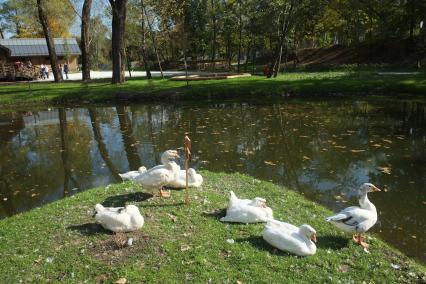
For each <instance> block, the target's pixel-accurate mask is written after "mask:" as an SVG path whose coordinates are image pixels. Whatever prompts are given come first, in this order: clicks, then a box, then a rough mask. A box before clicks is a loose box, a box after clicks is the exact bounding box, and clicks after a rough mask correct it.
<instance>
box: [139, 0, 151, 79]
mask: <svg viewBox="0 0 426 284" xmlns="http://www.w3.org/2000/svg"><path fill="white" fill-rule="evenodd" d="M141 8H142V13H141V30H142V32H141V35H142V47H141V51H142V60H143V65H144V66H145V72H146V77H147V78H148V79H152V75H151V68H150V66H149V61H148V58H147V55H146V38H145V15H144V14H145V6H144V3H143V0H141Z"/></svg>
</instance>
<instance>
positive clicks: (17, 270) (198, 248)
mask: <svg viewBox="0 0 426 284" xmlns="http://www.w3.org/2000/svg"><path fill="white" fill-rule="evenodd" d="M203 175H204V176H205V184H204V185H203V188H202V190H192V193H191V196H192V202H191V205H190V206H185V205H183V204H182V203H181V202H182V200H183V199H184V193H183V192H182V191H181V192H178V191H174V192H173V193H172V198H171V199H167V200H160V199H158V198H150V199H146V194H142V193H141V192H140V191H139V190H137V191H134V190H135V189H136V186H135V185H132V184H131V183H123V184H119V185H112V186H108V187H107V189H104V188H97V189H92V190H89V191H86V192H84V193H80V194H77V195H75V196H73V197H72V198H66V199H64V200H61V201H58V202H54V203H51V204H48V205H46V206H45V207H43V208H41V209H35V210H32V211H30V212H27V213H24V214H20V215H16V216H14V217H11V218H7V219H4V220H1V221H0V258H1V259H2V261H1V262H0V275H2V280H1V281H5V283H15V282H17V281H18V280H23V281H24V282H39V283H40V282H43V283H44V282H47V281H53V282H56V281H65V282H68V283H77V282H79V281H83V280H89V283H92V282H95V281H98V282H100V281H102V280H104V281H107V282H112V281H116V280H117V279H119V278H121V277H125V278H127V280H129V283H140V282H141V281H143V282H156V283H171V282H176V283H182V282H184V281H185V280H187V281H192V282H196V283H207V282H208V281H209V280H210V281H211V282H212V283H220V282H222V283H223V282H225V283H236V281H237V280H239V281H242V282H244V283H289V282H311V283H326V282H327V283H329V282H338V281H342V282H343V283H348V282H349V281H351V280H353V281H355V282H357V283H360V282H362V281H364V280H365V281H367V282H377V283H395V282H400V283H413V282H422V281H426V269H425V267H423V266H421V265H419V264H416V263H414V262H413V261H411V260H409V259H408V258H407V257H405V256H403V255H402V254H401V253H399V252H396V251H395V250H393V249H392V248H390V247H389V246H388V245H386V244H384V243H383V242H382V241H380V240H378V239H376V238H375V237H374V236H372V237H371V238H370V239H369V240H368V242H369V243H370V252H371V253H369V254H368V253H365V252H364V251H363V250H362V249H361V248H360V247H358V246H356V245H354V244H353V243H352V242H351V241H349V238H348V237H346V236H343V235H342V234H341V233H339V232H337V231H336V230H335V229H334V227H333V226H332V225H330V224H328V223H325V222H324V221H323V217H324V216H327V215H328V214H330V211H329V210H327V209H325V208H324V207H322V206H320V205H317V204H315V203H313V202H310V201H307V200H305V199H304V198H303V197H302V196H300V195H299V194H297V193H295V192H292V191H289V190H287V189H284V188H281V187H278V186H275V185H273V184H271V183H269V182H263V181H262V182H261V181H258V180H255V179H253V178H251V177H247V176H243V175H239V174H236V175H227V174H215V173H209V172H204V173H203ZM229 190H234V191H235V192H236V194H237V195H241V196H244V197H250V198H252V197H255V196H264V197H266V198H267V199H268V203H269V205H270V206H271V207H272V208H273V209H274V214H275V217H276V218H277V219H281V220H285V221H288V222H291V223H294V224H301V223H304V222H306V223H309V224H311V225H312V226H313V227H314V228H316V230H317V232H318V247H319V249H318V251H317V254H316V255H315V256H312V257H308V258H300V257H295V256H291V255H289V254H287V253H283V252H280V251H276V250H274V249H273V248H272V247H270V246H269V245H268V244H266V243H265V242H264V241H263V239H262V237H261V234H262V230H263V225H262V224H252V225H242V224H223V223H221V222H219V220H218V218H219V217H220V215H221V214H223V210H221V209H223V208H224V207H225V206H226V203H227V198H228V197H227V196H228V194H227V192H228V191H229ZM97 202H103V203H104V204H106V205H114V206H118V205H123V203H124V202H127V203H133V204H137V205H138V206H139V207H140V209H141V212H142V214H143V215H144V216H145V222H146V223H145V225H144V227H143V228H142V229H141V231H140V232H134V233H128V234H127V235H128V236H129V237H130V236H133V237H134V238H135V243H134V245H133V246H132V247H130V248H125V249H123V250H117V251H116V250H114V249H112V248H111V245H110V243H109V241H110V239H111V235H110V234H109V233H108V232H106V231H104V230H102V229H101V228H100V227H99V226H98V225H95V224H93V221H94V220H93V219H92V217H91V213H92V209H93V205H94V204H95V203H97ZM172 215H173V216H176V220H175V221H173V220H172V219H173V218H172V217H171V216H172ZM227 239H234V240H235V243H234V244H230V243H228V242H226V240H227ZM391 263H392V264H397V265H400V266H401V269H398V270H397V269H394V268H392V267H391Z"/></svg>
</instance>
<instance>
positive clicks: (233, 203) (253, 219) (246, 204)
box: [220, 191, 273, 223]
mask: <svg viewBox="0 0 426 284" xmlns="http://www.w3.org/2000/svg"><path fill="white" fill-rule="evenodd" d="M229 193H230V195H231V196H230V198H229V204H228V208H227V209H226V216H225V217H222V218H220V221H222V222H235V223H259V222H266V221H268V220H270V219H273V213H272V209H271V208H269V207H267V206H266V200H265V199H263V198H260V197H256V198H254V199H253V200H249V199H239V198H238V197H237V196H236V195H235V193H234V192H233V191H230V192H229Z"/></svg>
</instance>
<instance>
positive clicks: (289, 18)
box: [270, 0, 296, 77]
mask: <svg viewBox="0 0 426 284" xmlns="http://www.w3.org/2000/svg"><path fill="white" fill-rule="evenodd" d="M295 5H296V1H295V0H292V1H291V2H290V7H289V9H288V11H286V16H285V17H284V19H283V22H282V26H281V33H280V40H279V44H278V46H277V49H276V51H275V55H274V57H273V62H272V64H271V67H270V68H271V70H272V71H273V75H274V77H277V74H278V69H279V65H278V64H280V63H281V56H282V50H283V46H284V41H285V39H286V37H287V33H288V30H289V27H290V24H291V21H292V18H293V9H294V6H295Z"/></svg>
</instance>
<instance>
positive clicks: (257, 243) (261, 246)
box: [235, 236, 293, 256]
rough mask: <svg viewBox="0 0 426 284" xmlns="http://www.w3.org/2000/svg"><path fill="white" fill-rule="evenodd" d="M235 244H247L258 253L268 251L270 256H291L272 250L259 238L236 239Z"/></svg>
mask: <svg viewBox="0 0 426 284" xmlns="http://www.w3.org/2000/svg"><path fill="white" fill-rule="evenodd" d="M235 242H237V243H247V242H248V243H249V244H250V245H251V246H252V247H254V248H256V249H257V250H260V251H268V252H269V253H270V254H274V255H280V256H293V255H292V254H289V253H287V252H285V251H281V250H279V249H277V248H274V247H273V246H271V245H270V244H268V243H267V242H266V241H265V240H264V239H263V237H261V236H251V237H247V238H240V239H236V240H235Z"/></svg>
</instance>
